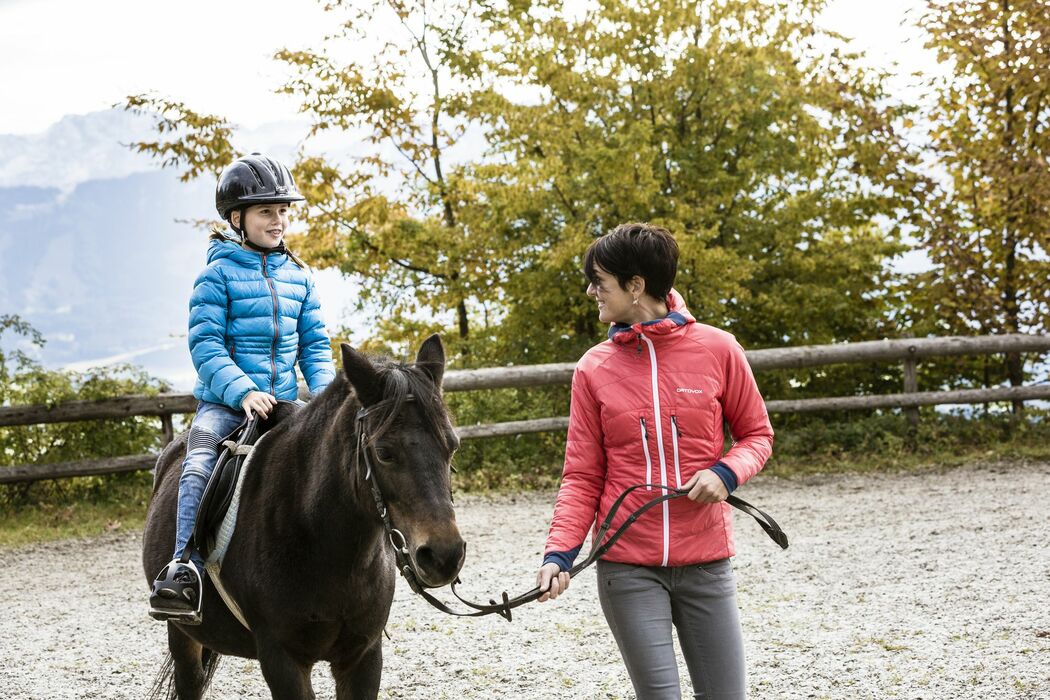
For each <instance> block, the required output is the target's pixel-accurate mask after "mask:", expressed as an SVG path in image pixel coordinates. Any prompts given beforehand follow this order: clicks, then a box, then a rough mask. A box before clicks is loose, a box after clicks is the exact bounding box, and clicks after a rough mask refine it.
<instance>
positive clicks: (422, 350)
mask: <svg viewBox="0 0 1050 700" xmlns="http://www.w3.org/2000/svg"><path fill="white" fill-rule="evenodd" d="M416 366H417V367H419V368H420V369H421V370H423V371H424V372H426V373H427V375H428V376H429V377H430V378H431V379H433V380H434V386H436V387H438V388H441V378H442V377H443V376H445V346H444V345H442V344H441V336H440V335H438V334H437V333H435V334H434V335H432V336H430V337H429V338H427V339H426V340H424V341H423V344H422V345H420V346H419V352H418V353H416Z"/></svg>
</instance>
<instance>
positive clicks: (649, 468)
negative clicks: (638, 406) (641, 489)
mask: <svg viewBox="0 0 1050 700" xmlns="http://www.w3.org/2000/svg"><path fill="white" fill-rule="evenodd" d="M638 424H639V425H641V427H642V451H643V452H645V483H647V484H651V483H653V460H652V458H651V457H650V456H649V436H648V435H647V434H646V430H645V419H644V418H639V419H638ZM645 490H646V491H652V490H653V487H652V486H646V487H645Z"/></svg>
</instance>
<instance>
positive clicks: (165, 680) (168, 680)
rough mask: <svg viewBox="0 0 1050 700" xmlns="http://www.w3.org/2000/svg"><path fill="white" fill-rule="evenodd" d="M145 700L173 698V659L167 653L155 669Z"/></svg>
mask: <svg viewBox="0 0 1050 700" xmlns="http://www.w3.org/2000/svg"><path fill="white" fill-rule="evenodd" d="M146 698H147V700H175V659H173V658H172V657H171V654H168V655H167V656H165V657H164V663H163V665H161V667H160V670H159V671H157V677H156V678H155V679H154V680H153V687H152V688H150V689H149V695H147V696H146Z"/></svg>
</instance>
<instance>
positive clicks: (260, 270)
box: [189, 240, 335, 409]
mask: <svg viewBox="0 0 1050 700" xmlns="http://www.w3.org/2000/svg"><path fill="white" fill-rule="evenodd" d="M189 341H190V355H191V356H192V357H193V366H194V367H196V368H197V385H196V387H195V388H194V390H193V395H194V396H195V397H197V399H199V400H201V401H210V402H212V403H220V404H225V405H227V406H229V407H231V408H233V409H239V408H240V407H241V401H243V400H244V397H245V396H246V395H247V394H248V392H249V391H265V392H266V393H268V394H273V395H274V396H275V397H277V398H278V399H288V400H292V399H295V398H296V395H297V393H298V392H297V387H296V378H295V363H296V362H298V363H299V368H300V369H301V370H302V373H303V377H304V378H305V379H306V383H307V385H308V386H309V387H310V391H311V392H313V393H314V394H316V393H318V392H319V391H321V390H322V389H324V388H325V387H326V386H328V383H329V382H331V381H332V379H334V378H335V365H334V364H333V362H332V349H331V346H330V345H329V342H328V335H327V334H326V333H325V329H324V323H323V321H322V319H321V306H320V303H319V302H318V299H317V293H316V291H315V290H314V283H313V280H312V279H311V278H310V274H309V273H308V272H307V271H306V270H303V269H302V268H300V267H299V266H298V265H296V264H295V262H294V261H293V260H292V259H291V258H289V257H288V256H287V255H285V254H283V253H269V254H266V255H263V254H262V253H257V252H255V251H252V250H245V249H244V248H241V246H240V245H239V244H238V243H237V242H235V241H233V240H223V241H220V240H212V242H211V246H210V247H209V248H208V266H207V267H206V268H204V272H202V273H201V274H200V276H199V277H197V281H196V282H195V283H194V285H193V294H192V295H191V297H190V333H189Z"/></svg>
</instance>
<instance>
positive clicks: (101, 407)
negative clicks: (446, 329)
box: [0, 334, 1050, 484]
mask: <svg viewBox="0 0 1050 700" xmlns="http://www.w3.org/2000/svg"><path fill="white" fill-rule="evenodd" d="M1047 350H1050V336H1046V335H1023V334H1010V335H995V336H979V337H949V338H907V339H899V340H874V341H863V342H857V343H839V344H834V345H811V346H804V347H789V348H770V349H762V350H749V351H746V355H747V360H748V363H749V364H750V365H751V368H752V369H753V370H754V371H756V372H760V371H766V370H774V369H802V368H806V367H820V366H826V365H835V364H849V363H862V362H863V363H867V362H888V361H897V362H903V363H904V366H905V378H904V384H905V386H904V389H905V391H904V393H899V394H880V395H864V396H839V397H827V398H816V399H798V400H771V401H767V402H766V409H767V410H768V411H769V412H770V413H808V412H818V411H844V410H863V409H876V408H904V409H906V410H907V411H914V410H915V409H916V408H917V407H919V406H935V405H946V404H973V403H988V402H992V401H1026V400H1037V399H1050V384H1040V385H1035V386H1020V387H995V388H987V389H958V390H952V391H927V392H919V391H916V388H917V387H916V386H915V384H916V379H915V376H916V374H915V364H916V362H917V361H918V360H919V359H922V358H929V357H945V356H953V355H991V354H1001V353H1030V352H1034V353H1042V352H1046V351H1047ZM575 366H576V365H575V363H572V362H566V363H553V364H543V365H520V366H509V367H488V368H483V369H467V370H449V371H448V372H446V373H445V376H444V382H443V388H444V390H445V391H477V390H485V389H507V388H522V387H536V386H550V385H564V384H568V383H569V382H570V381H571V379H572V373H573V369H574V368H575ZM196 408H197V400H196V399H195V398H193V396H192V395H190V394H174V393H171V394H157V395H155V396H122V397H117V398H110V399H98V400H95V401H70V402H66V403H62V404H55V405H30V406H2V407H0V427H10V426H20V425H36V424H45V423H65V422H72V421H82V420H103V419H121V418H130V417H134V416H158V417H160V418H161V421H162V426H163V430H164V433H165V437H166V438H167V440H169V441H170V440H171V439H172V437H173V435H172V430H171V416H172V415H174V414H187V413H193V412H194V411H195V410H196ZM909 418H910V419H914V420H917V418H918V414H917V413H914V412H912V413H909ZM568 424H569V419H568V418H564V417H558V418H539V419H533V420H522V421H508V422H504V423H492V424H485V425H461V426H457V428H456V430H457V432H458V433H459V436H460V438H461V439H476V438H486V437H497V436H501V435H518V434H525V433H538V432H553V431H561V430H565V429H566V428H567V427H568ZM155 461H156V455H148V454H147V455H134V456H129V457H112V458H107V459H95V460H83V461H79V462H62V463H53V464H26V465H18V466H13V467H0V484H2V483H11V482H17V481H35V480H40V479H54V478H64V477H70V476H88V475H98V474H109V473H116V472H126V471H137V470H139V469H148V468H151V467H152V466H153V463H154V462H155Z"/></svg>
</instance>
